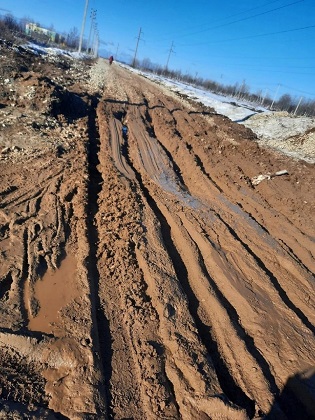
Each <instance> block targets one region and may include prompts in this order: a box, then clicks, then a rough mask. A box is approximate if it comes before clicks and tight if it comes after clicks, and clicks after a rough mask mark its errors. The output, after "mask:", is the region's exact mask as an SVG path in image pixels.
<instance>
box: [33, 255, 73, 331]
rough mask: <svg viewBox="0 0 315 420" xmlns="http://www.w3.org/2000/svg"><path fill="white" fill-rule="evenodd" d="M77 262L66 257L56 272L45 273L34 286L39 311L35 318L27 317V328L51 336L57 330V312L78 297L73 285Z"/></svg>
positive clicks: (58, 316)
mask: <svg viewBox="0 0 315 420" xmlns="http://www.w3.org/2000/svg"><path fill="white" fill-rule="evenodd" d="M76 269H77V261H76V259H75V257H74V256H71V255H68V256H67V257H66V258H65V259H64V260H63V261H62V263H61V265H60V268H59V269H58V270H56V271H47V273H46V274H45V275H44V276H43V278H42V279H41V280H39V281H37V282H36V284H35V286H34V297H35V299H36V300H37V301H38V304H39V308H40V309H39V311H38V314H37V316H36V317H34V318H32V317H31V316H29V324H28V328H29V329H30V330H31V331H41V332H44V333H47V334H51V333H53V332H56V330H59V329H60V328H58V327H59V326H60V321H61V320H60V314H59V311H60V310H61V309H62V308H63V307H65V306H66V305H67V304H69V303H70V302H71V301H72V300H73V299H75V298H76V296H77V295H78V290H77V286H76V283H75V277H76ZM30 301H31V292H30V288H29V287H26V289H25V304H26V308H27V309H28V313H29V314H30V310H29V305H30Z"/></svg>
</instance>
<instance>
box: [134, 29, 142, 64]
mask: <svg viewBox="0 0 315 420" xmlns="http://www.w3.org/2000/svg"><path fill="white" fill-rule="evenodd" d="M140 38H141V28H140V31H139V35H138V38H137V46H136V51H135V56H134V57H133V62H132V67H134V66H135V64H136V58H137V52H138V45H139V41H140Z"/></svg>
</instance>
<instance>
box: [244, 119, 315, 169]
mask: <svg viewBox="0 0 315 420" xmlns="http://www.w3.org/2000/svg"><path fill="white" fill-rule="evenodd" d="M242 124H243V125H245V126H246V127H248V128H250V129H251V130H253V132H254V133H256V134H257V136H258V142H259V144H261V145H263V146H264V145H265V146H268V147H271V148H273V149H276V150H278V151H281V152H284V153H286V154H287V155H289V156H292V157H295V158H297V159H303V160H305V161H307V162H309V163H315V141H314V140H315V118H310V117H296V116H294V115H291V114H289V113H288V112H263V113H258V114H255V115H253V116H251V117H250V118H248V119H247V120H246V121H244V122H243V123H242Z"/></svg>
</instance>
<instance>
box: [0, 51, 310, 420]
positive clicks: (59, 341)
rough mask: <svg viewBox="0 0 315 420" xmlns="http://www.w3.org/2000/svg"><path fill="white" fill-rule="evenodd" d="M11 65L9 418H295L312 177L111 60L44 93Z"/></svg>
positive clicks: (3, 340)
mask: <svg viewBox="0 0 315 420" xmlns="http://www.w3.org/2000/svg"><path fill="white" fill-rule="evenodd" d="M21 54H22V55H23V54H24V55H23V62H24V65H26V64H25V63H27V62H28V61H27V60H26V58H27V59H28V60H29V67H28V68H27V70H25V69H24V70H23V71H17V73H16V75H15V78H14V89H15V93H16V99H15V106H14V107H13V106H12V99H10V98H11V97H10V94H9V92H10V91H9V90H8V96H4V97H3V98H2V102H1V101H0V102H1V103H2V104H3V106H2V107H1V109H0V112H1V118H2V119H3V121H4V120H5V119H6V121H14V122H15V126H13V124H11V125H10V124H9V123H8V122H7V123H3V124H4V125H5V127H3V129H2V134H3V139H6V140H5V141H8V140H7V139H8V138H10V142H11V144H8V143H5V142H4V143H3V146H6V149H5V151H3V153H2V155H1V156H2V158H1V160H0V170H1V174H2V176H1V191H0V194H1V201H0V217H1V237H0V239H1V242H0V250H1V254H0V258H1V273H0V274H1V277H0V285H1V289H0V299H1V308H0V357H1V359H2V368H3V369H2V371H1V373H0V382H1V387H0V389H1V391H0V398H1V400H0V408H1V407H2V408H1V409H2V412H1V413H2V414H3V413H6V415H7V416H8V418H11V417H9V416H13V415H16V416H17V417H14V418H48V417H47V416H48V415H50V416H51V418H70V419H87V418H91V419H92V418H104V419H106V418H115V419H127V418H128V419H129V418H133V419H148V418H149V419H159V418H168V419H180V418H182V419H187V420H188V419H207V418H210V419H215V418H220V419H222V418H225V419H247V418H263V417H264V416H266V415H267V414H268V413H271V414H270V416H271V417H270V418H286V417H285V416H289V415H290V414H292V413H293V414H294V410H296V413H300V412H302V411H301V410H303V407H302V406H299V404H298V403H297V402H296V401H294V402H293V400H292V398H291V396H292V395H291V394H290V395H289V397H288V395H287V387H286V385H287V381H288V379H289V378H290V377H292V376H294V375H295V374H297V373H301V372H304V371H306V370H307V369H309V368H311V367H312V366H314V362H315V361H314V351H313V350H314V343H315V341H314V324H315V315H314V314H315V312H314V277H313V273H314V271H315V270H314V268H315V267H314V256H315V255H314V254H315V247H314V216H313V214H314V210H315V203H314V196H313V190H312V188H313V187H312V186H313V185H314V177H315V176H314V174H315V171H314V166H313V165H311V164H306V163H301V162H299V161H294V160H293V159H290V158H288V157H285V156H281V155H275V154H274V153H272V152H270V151H266V150H264V149H262V148H261V147H259V146H258V145H257V143H256V142H255V136H254V135H253V133H252V132H251V131H250V130H248V129H246V128H244V127H243V126H240V125H237V124H235V123H232V122H231V121H229V120H228V119H227V118H224V117H221V116H218V115H216V114H215V113H214V112H213V111H212V110H211V109H206V108H204V107H202V106H201V105H200V104H194V103H192V102H189V101H188V100H187V99H185V98H180V97H176V96H174V95H173V94H170V93H169V92H167V91H166V90H163V88H161V87H159V86H157V85H156V84H154V83H153V82H150V81H148V80H145V78H143V77H140V76H137V75H135V74H132V73H130V72H129V71H127V70H126V69H124V68H121V67H119V66H118V65H117V64H116V63H114V65H112V66H111V67H109V66H108V64H107V61H105V60H100V61H98V62H96V63H95V64H91V67H90V70H89V71H88V67H87V66H83V65H82V67H78V64H76V66H77V68H76V69H73V66H74V64H73V63H72V64H71V65H69V68H68V70H67V72H65V71H64V69H63V70H62V69H60V67H61V65H60V64H57V65H56V64H55V63H47V61H45V62H44V63H42V64H41V66H42V67H43V66H45V71H46V73H45V79H44V82H43V81H42V79H41V78H43V70H42V69H41V71H40V72H39V71H38V70H37V69H36V66H38V60H37V61H36V60H35V61H34V60H33V59H32V58H31V57H29V56H27V57H26V55H27V53H26V52H24V51H22V52H21ZM15 59H16V62H17V63H18V62H19V61H18V60H19V57H16V56H15ZM57 63H59V62H58V61H57ZM66 65H68V64H66V63H65V64H64V66H66ZM40 75H41V76H40ZM30 81H32V83H30ZM12 83H13V82H12ZM42 83H45V89H44V88H43V87H42ZM29 86H31V87H32V90H31V91H32V92H33V93H32V95H33V96H32V100H31V101H30V103H28V102H27V99H25V93H24V96H23V95H22V93H21V92H22V90H23V89H24V91H25V89H29ZM61 86H62V87H63V88H62V89H61V88H60V87H61ZM21 98H23V100H22V99H21ZM44 101H45V102H44ZM43 102H44V103H45V109H43V108H42V106H41V105H38V106H37V109H35V110H34V106H31V105H30V104H34V103H35V104H36V103H37V104H42V103H43ZM35 108H36V106H35ZM34 112H35V115H36V119H35V118H34ZM43 113H45V115H43ZM22 115H24V117H23V116H22ZM14 118H15V119H14ZM40 118H43V120H44V121H46V123H47V121H49V119H50V121H51V123H50V126H49V127H48V128H47V127H45V125H42V126H41V129H40V130H38V129H36V125H34V124H35V122H36V124H39V121H40ZM25 121H30V124H29V125H28V123H27V124H26V123H25ZM43 124H44V123H43ZM34 127H35V128H34ZM22 129H23V130H26V129H28V130H29V134H28V139H31V140H29V142H28V144H26V146H22V145H21V141H22V140H21V139H22V138H23V139H24V142H25V140H26V138H25V134H26V133H24V134H23V133H22V134H20V133H21V132H22ZM5 130H7V132H9V133H10V135H5ZM36 130H37V132H36ZM45 132H46V133H47V134H43V133H45ZM32 136H33V137H32ZM3 141H4V140H3ZM26 143H27V142H26ZM14 146H15V147H14ZM282 169H286V170H287V171H288V175H284V176H281V177H280V176H279V177H274V178H272V179H270V180H265V181H263V182H261V183H260V184H259V185H257V186H253V185H252V183H251V179H252V178H253V177H254V176H256V175H258V174H259V173H265V172H276V171H278V170H282ZM19 416H21V417H19ZM23 416H24V417H23ZM32 416H37V417H32ZM272 416H274V417H272ZM12 418H13V417H12Z"/></svg>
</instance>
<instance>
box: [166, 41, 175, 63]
mask: <svg viewBox="0 0 315 420" xmlns="http://www.w3.org/2000/svg"><path fill="white" fill-rule="evenodd" d="M173 45H174V42H173V41H172V45H171V48H170V52H169V53H168V57H167V62H166V66H165V70H168V63H169V61H170V57H171V54H172V53H173V52H174V50H173Z"/></svg>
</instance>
